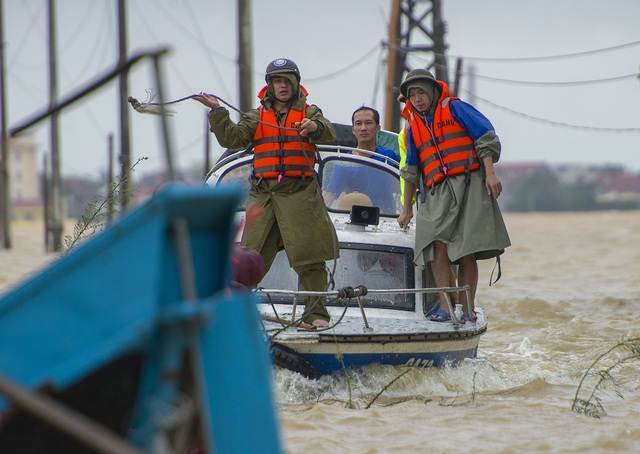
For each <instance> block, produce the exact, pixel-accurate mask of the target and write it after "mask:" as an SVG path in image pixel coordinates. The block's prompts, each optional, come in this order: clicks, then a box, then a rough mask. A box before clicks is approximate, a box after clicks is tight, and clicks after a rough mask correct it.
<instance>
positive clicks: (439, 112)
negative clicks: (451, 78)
mask: <svg viewBox="0 0 640 454" xmlns="http://www.w3.org/2000/svg"><path fill="white" fill-rule="evenodd" d="M455 99H459V98H453V97H447V98H444V99H442V100H441V101H440V109H436V112H435V115H434V118H433V121H432V122H431V124H426V123H425V122H424V121H423V120H422V119H421V118H420V117H419V116H418V115H417V114H416V113H415V112H413V110H412V106H411V103H409V102H407V104H406V106H405V109H404V111H403V115H405V117H406V118H407V119H408V121H409V124H410V125H411V132H412V135H413V142H414V144H415V146H416V149H417V151H418V156H419V160H420V167H421V170H422V175H423V177H424V182H425V184H426V185H427V187H430V188H431V187H433V186H435V185H436V184H438V183H440V182H441V181H442V180H444V179H445V178H446V177H447V176H448V175H460V174H463V173H465V174H467V176H468V174H469V172H472V171H474V170H478V169H479V168H480V160H479V159H478V153H477V152H476V149H475V147H474V146H473V139H471V136H469V133H468V132H467V131H466V129H465V128H464V127H463V126H462V125H461V124H460V123H458V121H457V120H456V119H455V118H454V116H453V115H452V113H451V108H450V101H451V100H455ZM467 181H469V180H467Z"/></svg>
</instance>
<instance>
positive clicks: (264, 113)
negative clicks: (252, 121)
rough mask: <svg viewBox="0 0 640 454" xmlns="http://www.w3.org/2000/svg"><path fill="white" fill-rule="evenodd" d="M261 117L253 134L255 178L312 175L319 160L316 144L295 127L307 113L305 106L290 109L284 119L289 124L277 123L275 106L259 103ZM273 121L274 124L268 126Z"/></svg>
mask: <svg viewBox="0 0 640 454" xmlns="http://www.w3.org/2000/svg"><path fill="white" fill-rule="evenodd" d="M259 110H260V121H261V122H265V123H268V124H265V123H258V127H257V128H256V132H255V133H254V135H253V144H254V149H253V174H254V175H255V176H256V178H278V177H279V176H285V177H301V176H305V177H310V176H312V175H313V167H314V165H315V163H316V158H315V151H316V148H315V146H314V145H312V144H311V143H310V142H309V138H308V137H302V136H299V135H298V133H297V132H296V131H293V130H290V129H294V128H295V127H296V124H297V123H299V122H301V121H302V120H303V119H304V118H305V116H306V105H305V106H304V107H303V109H302V110H301V111H300V110H293V109H290V110H289V113H288V114H287V118H286V121H285V125H282V126H285V127H286V128H290V129H282V128H281V127H279V126H280V125H278V120H277V119H276V115H275V112H274V110H273V109H269V110H265V109H264V107H262V106H261V107H260V109H259ZM269 125H274V126H269Z"/></svg>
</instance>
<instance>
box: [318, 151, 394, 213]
mask: <svg viewBox="0 0 640 454" xmlns="http://www.w3.org/2000/svg"><path fill="white" fill-rule="evenodd" d="M385 167H386V166H385V165H384V164H382V163H380V162H378V161H373V160H372V159H370V158H357V157H348V158H344V157H340V158H339V157H337V156H331V157H326V158H325V159H323V161H322V166H321V171H320V176H321V178H322V194H323V197H324V200H325V203H326V204H327V207H328V208H329V209H330V210H332V211H346V212H349V211H351V206H352V205H364V206H377V207H379V208H380V215H387V216H398V215H399V214H400V213H401V212H402V200H401V193H400V179H399V178H398V175H397V173H394V172H393V171H392V170H391V169H389V168H385Z"/></svg>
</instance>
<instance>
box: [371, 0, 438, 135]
mask: <svg viewBox="0 0 640 454" xmlns="http://www.w3.org/2000/svg"><path fill="white" fill-rule="evenodd" d="M441 3H442V1H441V0H392V4H391V18H390V23H389V39H388V60H387V86H386V97H385V99H386V101H385V115H384V122H383V123H384V129H387V130H390V131H399V130H400V127H401V125H400V104H399V103H398V101H397V97H398V95H399V94H400V92H399V87H400V84H401V83H402V80H403V78H404V74H405V72H407V71H409V70H411V69H414V68H409V67H408V66H407V55H409V54H410V53H411V52H421V53H426V54H427V55H430V57H431V58H432V61H431V62H430V63H428V64H427V65H425V66H424V68H425V69H428V70H430V71H432V72H433V73H434V75H435V76H436V78H438V79H440V80H442V81H444V82H447V83H448V82H449V76H448V69H447V59H446V55H445V54H446V49H447V45H446V44H445V39H444V35H445V32H446V26H445V22H444V21H443V19H442V8H441ZM417 36H420V39H412V38H416V37H417ZM425 38H426V39H425Z"/></svg>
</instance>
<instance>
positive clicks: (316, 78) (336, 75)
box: [305, 43, 383, 82]
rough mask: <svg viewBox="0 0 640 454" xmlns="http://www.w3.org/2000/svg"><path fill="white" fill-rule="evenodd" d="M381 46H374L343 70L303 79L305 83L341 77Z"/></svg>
mask: <svg viewBox="0 0 640 454" xmlns="http://www.w3.org/2000/svg"><path fill="white" fill-rule="evenodd" d="M382 45H383V43H380V44H376V45H375V46H373V47H372V48H371V49H370V50H369V51H367V52H366V53H365V54H364V55H363V56H362V57H360V58H358V59H356V60H354V61H353V62H352V63H350V64H349V65H347V66H345V67H343V68H340V69H338V70H337V71H334V72H332V73H329V74H325V75H324V76H319V77H312V78H305V82H316V81H325V80H328V79H332V78H334V77H339V76H342V75H344V73H345V72H347V71H349V70H350V69H353V68H355V67H356V66H358V65H359V64H360V63H362V62H363V61H364V60H366V59H367V58H369V57H370V56H371V54H373V53H374V52H375V51H376V50H378V49H379V47H380V46H382Z"/></svg>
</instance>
